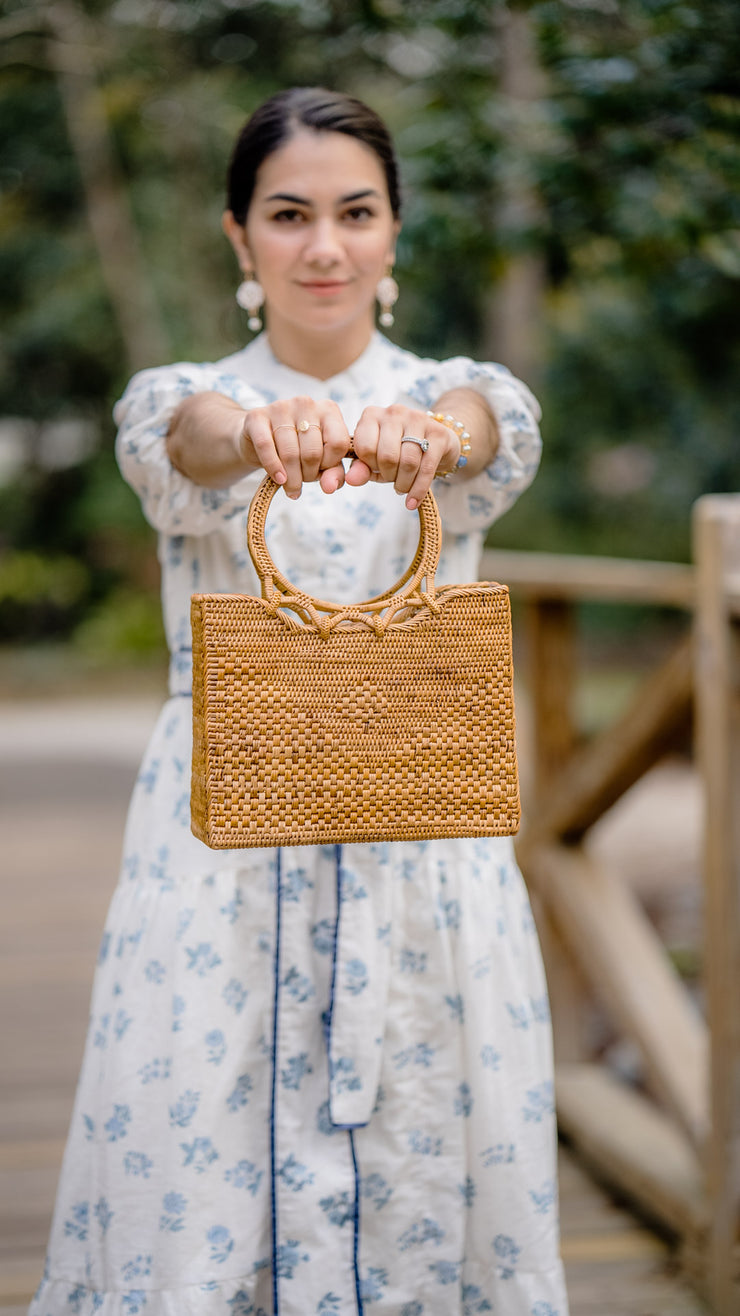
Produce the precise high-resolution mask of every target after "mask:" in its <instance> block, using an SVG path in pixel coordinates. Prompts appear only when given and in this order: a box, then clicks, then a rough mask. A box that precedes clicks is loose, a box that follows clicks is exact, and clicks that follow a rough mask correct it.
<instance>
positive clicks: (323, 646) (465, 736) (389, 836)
mask: <svg viewBox="0 0 740 1316" xmlns="http://www.w3.org/2000/svg"><path fill="white" fill-rule="evenodd" d="M402 617H403V614H399V613H397V614H396V618H395V619H394V620H393V621H391V622H390V623H389V624H388V625H384V626H382V627H381V628H377V627H376V628H372V627H370V626H368V625H362V624H360V623H357V622H352V621H342V623H341V624H340V625H337V626H335V628H334V629H332V630H331V631H330V632H328V633H325V634H324V635H323V636H322V635H321V634H319V633H318V632H317V630H316V628H315V627H314V626H313V625H311V624H309V625H304V624H302V623H301V622H299V621H297V620H296V619H295V618H294V617H292V616H286V615H285V613H283V612H280V611H277V610H276V608H275V605H274V601H273V603H269V602H268V601H266V600H263V599H256V598H250V597H249V596H245V595H228V594H216V595H195V596H194V597H193V601H192V623H193V704H194V708H193V711H194V738H193V777H192V826H193V831H194V832H195V835H196V836H198V837H199V838H200V839H201V840H202V841H205V842H206V844H207V845H209V846H211V847H212V848H214V849H232V848H240V847H247V846H273V845H309V844H311V845H313V844H326V843H337V842H343V843H346V842H353V841H390V840H398V841H401V840H423V839H428V838H434V837H447V836H450V837H451V836H493V835H509V834H511V833H513V832H516V830H517V828H518V825H519V792H518V781H517V765H516V751H515V743H514V703H513V688H512V686H513V672H512V660H511V622H510V611H509V597H508V591H507V589H506V587H505V586H503V585H497V584H482V583H478V584H473V585H466V586H449V587H447V588H445V589H441V590H439V591H437V592H436V595H435V596H434V603H433V610H430V609H428V608H425V607H421V608H419V607H412V608H411V609H410V610H408V615H407V616H406V619H405V620H403V619H399V618H402Z"/></svg>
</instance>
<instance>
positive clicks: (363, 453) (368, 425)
mask: <svg viewBox="0 0 740 1316" xmlns="http://www.w3.org/2000/svg"><path fill="white" fill-rule="evenodd" d="M381 415H382V412H381V411H380V409H379V408H378V407H366V408H365V410H364V411H363V413H362V415H361V416H360V419H359V420H358V422H357V424H356V425H355V432H354V435H353V438H352V446H353V447H354V450H355V454H356V456H357V457H359V458H360V459H361V460H362V461H363V462H364V464H365V465H366V466H367V467H368V470H369V471H371V472H372V471H377V470H378V439H379V436H380V417H381ZM356 465H357V463H356V462H353V464H352V467H351V468H350V469H353V468H354V466H356ZM349 483H355V481H350V482H349ZM361 483H362V484H366V483H367V480H366V479H363V480H362V481H361Z"/></svg>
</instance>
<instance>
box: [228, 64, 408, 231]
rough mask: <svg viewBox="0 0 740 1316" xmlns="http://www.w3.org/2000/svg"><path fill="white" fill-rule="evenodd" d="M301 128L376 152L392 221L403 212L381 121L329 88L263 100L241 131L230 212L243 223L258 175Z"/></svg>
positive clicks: (293, 90) (232, 167)
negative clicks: (361, 144) (353, 140)
mask: <svg viewBox="0 0 740 1316" xmlns="http://www.w3.org/2000/svg"><path fill="white" fill-rule="evenodd" d="M298 128H312V129H313V130H314V131H315V132H331V133H345V134H346V135H347V136H348V137H355V138H356V139H357V141H358V142H364V144H365V146H369V147H370V150H371V151H374V152H375V154H376V156H377V157H378V159H379V161H380V163H381V164H382V166H383V169H384V171H385V178H386V183H387V185H388V197H389V199H390V203H391V210H392V211H393V215H394V218H396V219H398V216H399V214H400V211H401V196H400V190H399V185H398V165H397V163H396V155H395V151H394V149H393V142H392V140H391V136H390V133H389V132H388V129H387V128H386V126H385V124H384V123H383V120H382V119H381V118H380V117H379V115H377V114H376V113H375V111H374V110H371V109H370V107H369V106H368V105H365V104H364V102H363V101H358V100H355V98H354V96H346V95H345V94H344V92H341V91H327V90H326V88H325V87H291V88H290V89H289V90H288V91H279V92H277V94H276V95H275V96H270V98H269V100H266V101H264V103H263V104H262V105H260V106H259V108H258V109H256V110H255V111H254V114H252V116H251V117H250V118H249V119H248V120H247V122H246V123H245V125H244V127H243V128H242V131H241V133H240V134H239V137H238V138H237V141H236V145H235V147H234V151H233V154H232V157H231V162H230V164H229V172H228V187H227V197H228V207H229V210H231V211H232V213H233V215H234V218H235V219H236V220H237V222H238V223H239V224H244V223H245V221H246V218H247V211H248V210H249V206H250V202H251V200H252V193H253V192H254V185H255V181H256V178H257V170H258V169H259V167H260V165H261V164H262V162H263V161H264V160H266V159H267V157H268V155H272V153H273V151H277V150H278V148H279V147H281V146H282V145H283V143H284V142H286V141H287V140H288V139H289V138H290V137H292V136H293V133H294V132H295V131H296V129H298Z"/></svg>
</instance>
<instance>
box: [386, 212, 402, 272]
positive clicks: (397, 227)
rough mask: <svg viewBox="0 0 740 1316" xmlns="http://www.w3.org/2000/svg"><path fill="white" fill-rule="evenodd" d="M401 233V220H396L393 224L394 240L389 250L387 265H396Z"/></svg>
mask: <svg viewBox="0 0 740 1316" xmlns="http://www.w3.org/2000/svg"><path fill="white" fill-rule="evenodd" d="M400 232H401V221H400V219H396V220H394V223H393V238H392V241H391V245H390V247H389V248H388V255H387V257H386V264H387V265H395V263H396V243H397V241H398V235H399V233H400Z"/></svg>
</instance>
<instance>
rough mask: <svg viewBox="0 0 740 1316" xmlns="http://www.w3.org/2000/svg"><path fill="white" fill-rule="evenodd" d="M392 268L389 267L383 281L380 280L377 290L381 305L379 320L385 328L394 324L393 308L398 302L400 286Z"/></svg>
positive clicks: (376, 293)
mask: <svg viewBox="0 0 740 1316" xmlns="http://www.w3.org/2000/svg"><path fill="white" fill-rule="evenodd" d="M391 268H392V267H391V266H390V265H389V266H388V269H387V270H386V272H385V274H384V275H383V277H382V279H379V280H378V286H377V288H376V289H375V296H376V297H377V299H378V301H379V303H380V315H379V316H378V320H379V321H380V323H381V324H382V325H383V328H386V327H389V326H390V325H392V324H393V312H392V310H391V307H392V306H395V304H396V302H397V301H398V284H397V283H396V280H395V279H394V278H393V275H392V274H391Z"/></svg>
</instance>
